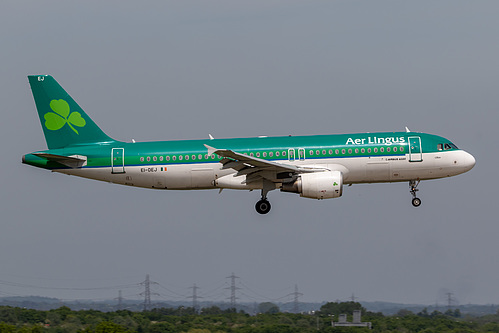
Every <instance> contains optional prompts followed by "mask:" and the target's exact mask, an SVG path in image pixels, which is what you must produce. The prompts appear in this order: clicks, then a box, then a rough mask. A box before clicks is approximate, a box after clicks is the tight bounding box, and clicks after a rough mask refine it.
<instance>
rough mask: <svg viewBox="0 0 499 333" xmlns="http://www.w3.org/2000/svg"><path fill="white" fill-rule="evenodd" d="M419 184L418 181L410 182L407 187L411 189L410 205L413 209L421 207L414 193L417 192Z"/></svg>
mask: <svg viewBox="0 0 499 333" xmlns="http://www.w3.org/2000/svg"><path fill="white" fill-rule="evenodd" d="M419 183H420V180H418V181H415V180H411V181H409V186H410V188H411V190H410V192H411V194H412V205H413V206H414V207H419V206H420V205H421V199H419V198H418V197H416V192H417V191H419V190H418V188H417V187H418V185H419Z"/></svg>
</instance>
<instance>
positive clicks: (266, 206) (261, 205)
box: [255, 190, 271, 214]
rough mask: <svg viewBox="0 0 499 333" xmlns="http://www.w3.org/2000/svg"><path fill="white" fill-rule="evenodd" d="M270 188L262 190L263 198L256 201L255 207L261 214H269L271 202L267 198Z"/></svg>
mask: <svg viewBox="0 0 499 333" xmlns="http://www.w3.org/2000/svg"><path fill="white" fill-rule="evenodd" d="M267 192H268V190H262V198H261V199H260V200H259V201H258V202H257V203H256V205H255V208H256V211H257V212H258V213H259V214H267V213H268V212H270V208H271V206H270V202H269V201H268V200H267Z"/></svg>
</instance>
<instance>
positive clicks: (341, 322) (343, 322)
mask: <svg viewBox="0 0 499 333" xmlns="http://www.w3.org/2000/svg"><path fill="white" fill-rule="evenodd" d="M331 325H332V326H333V327H367V328H369V329H371V326H372V324H371V323H370V322H364V323H363V322H362V320H361V312H360V310H354V311H353V320H352V322H348V321H347V315H346V314H340V316H339V317H338V321H337V322H335V321H331Z"/></svg>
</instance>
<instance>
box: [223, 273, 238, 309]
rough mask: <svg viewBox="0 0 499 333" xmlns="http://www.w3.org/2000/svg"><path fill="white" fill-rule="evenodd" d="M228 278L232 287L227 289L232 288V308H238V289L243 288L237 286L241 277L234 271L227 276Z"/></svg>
mask: <svg viewBox="0 0 499 333" xmlns="http://www.w3.org/2000/svg"><path fill="white" fill-rule="evenodd" d="M227 279H230V287H227V288H225V289H230V297H228V298H230V307H231V309H234V310H235V309H236V299H237V297H236V290H237V289H241V288H238V287H236V279H239V276H235V275H234V273H232V274H231V275H230V276H227Z"/></svg>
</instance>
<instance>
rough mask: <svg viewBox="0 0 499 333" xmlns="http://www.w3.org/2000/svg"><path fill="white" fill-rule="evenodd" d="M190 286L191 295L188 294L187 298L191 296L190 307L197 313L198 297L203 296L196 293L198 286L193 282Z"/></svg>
mask: <svg viewBox="0 0 499 333" xmlns="http://www.w3.org/2000/svg"><path fill="white" fill-rule="evenodd" d="M190 288H191V289H192V296H189V297H187V298H192V308H193V309H194V311H195V312H196V313H197V312H198V308H199V306H198V298H203V297H201V296H198V295H197V290H198V289H199V287H198V286H196V284H195V283H194V284H193V285H192V287H190Z"/></svg>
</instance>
